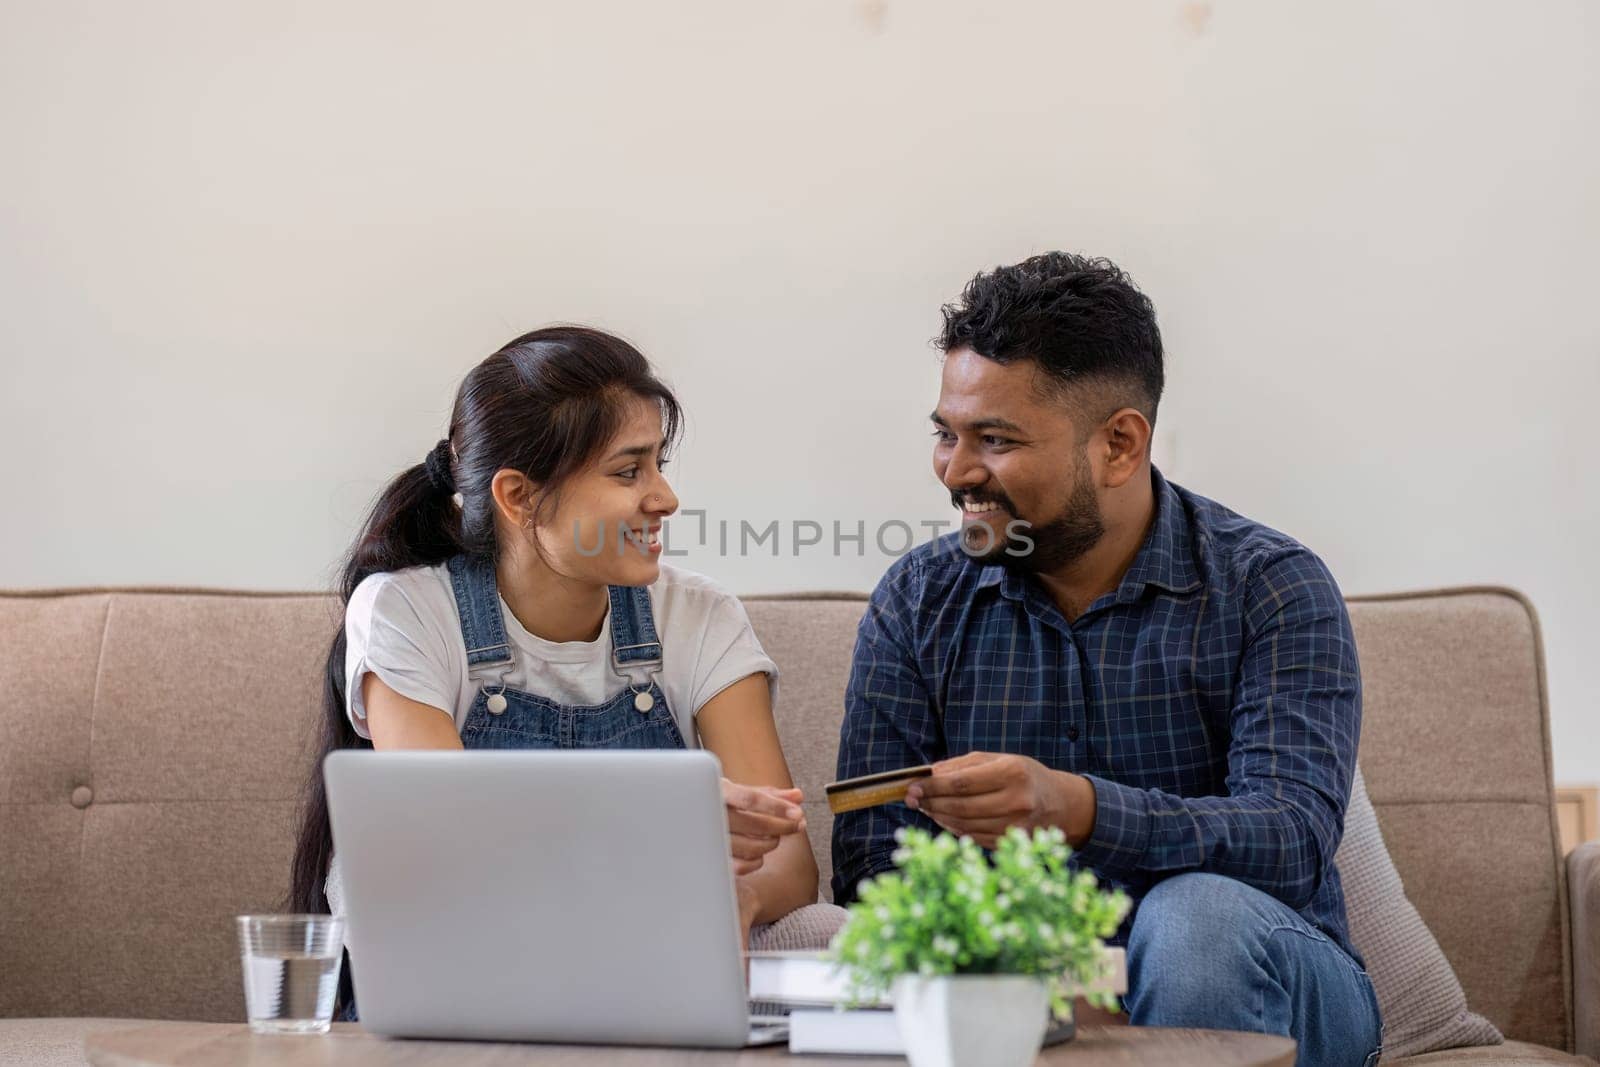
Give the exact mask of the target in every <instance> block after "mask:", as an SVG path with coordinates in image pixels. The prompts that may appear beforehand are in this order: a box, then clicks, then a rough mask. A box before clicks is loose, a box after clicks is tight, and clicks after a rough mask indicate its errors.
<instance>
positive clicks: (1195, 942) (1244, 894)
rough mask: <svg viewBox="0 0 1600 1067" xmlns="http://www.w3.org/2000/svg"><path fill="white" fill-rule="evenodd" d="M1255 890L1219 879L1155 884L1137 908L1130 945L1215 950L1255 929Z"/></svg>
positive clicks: (1183, 878)
mask: <svg viewBox="0 0 1600 1067" xmlns="http://www.w3.org/2000/svg"><path fill="white" fill-rule="evenodd" d="M1257 896H1259V890H1255V889H1251V888H1250V887H1249V886H1247V885H1245V884H1244V883H1243V882H1239V881H1236V880H1234V879H1232V878H1227V877H1224V876H1223V875H1220V874H1203V873H1193V874H1180V875H1176V876H1174V877H1172V878H1168V879H1167V880H1166V881H1163V882H1158V883H1156V885H1155V887H1154V888H1152V889H1151V890H1150V891H1149V892H1148V893H1146V894H1145V897H1144V899H1143V900H1142V901H1140V903H1139V911H1138V913H1137V914H1136V915H1135V916H1134V920H1133V930H1132V932H1131V935H1130V938H1129V948H1130V952H1131V950H1132V947H1133V946H1134V945H1142V946H1144V947H1151V948H1154V947H1157V946H1163V947H1166V948H1168V949H1171V950H1177V949H1182V948H1192V949H1194V950H1196V951H1208V950H1215V948H1216V947H1217V943H1218V941H1220V940H1235V938H1233V937H1230V936H1229V935H1230V934H1233V933H1235V932H1237V931H1239V930H1241V929H1243V928H1246V927H1249V926H1252V925H1254V923H1253V922H1252V919H1253V918H1255V916H1256V912H1257V908H1256V907H1255V904H1256V900H1255V899H1254V898H1256V897H1257Z"/></svg>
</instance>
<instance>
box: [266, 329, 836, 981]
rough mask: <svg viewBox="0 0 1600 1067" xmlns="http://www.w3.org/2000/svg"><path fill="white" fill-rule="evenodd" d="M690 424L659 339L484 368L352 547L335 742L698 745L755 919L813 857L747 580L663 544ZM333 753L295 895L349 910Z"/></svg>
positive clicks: (330, 685) (521, 349) (583, 335)
mask: <svg viewBox="0 0 1600 1067" xmlns="http://www.w3.org/2000/svg"><path fill="white" fill-rule="evenodd" d="M680 422H681V412H680V409H679V407H678V402H677V400H676V399H675V398H674V397H673V395H672V393H671V391H670V390H668V388H667V387H666V386H665V385H664V384H662V382H661V381H659V380H658V379H657V378H656V377H655V376H654V374H653V373H652V372H651V369H650V366H649V364H648V363H647V362H646V360H645V358H644V357H643V356H642V355H640V353H639V352H638V351H637V350H636V349H634V348H633V347H632V346H631V345H629V344H627V343H626V342H625V341H622V340H620V339H618V338H615V337H612V336H610V335H608V334H605V333H602V332H600V331H598V330H592V329H585V328H581V327H573V326H558V327H551V328H548V329H543V330H536V331H534V332H533V333H529V334H525V335H523V336H522V337H519V338H517V339H516V340H514V341H512V342H511V343H510V344H508V345H506V346H505V347H504V348H502V349H501V350H500V351H498V352H496V353H495V354H494V355H492V356H490V357H489V358H488V359H486V360H484V361H483V362H482V363H480V364H479V365H478V366H477V367H476V368H474V369H473V370H472V371H471V373H469V374H468V375H467V377H466V380H465V381H463V382H462V384H461V388H460V391H459V392H458V394H457V396H456V403H455V409H454V412H453V414H452V415H451V420H450V432H449V436H448V437H447V438H445V439H444V440H442V441H440V442H439V443H438V445H437V446H436V447H435V448H434V450H433V451H432V452H431V453H430V454H429V455H428V457H427V459H426V460H425V461H424V462H423V463H420V464H418V465H417V466H415V467H412V468H411V469H409V470H407V471H406V472H405V473H403V474H401V475H400V476H399V477H398V478H396V479H395V480H394V481H393V482H392V483H391V484H390V485H389V487H388V488H387V489H385V490H384V492H383V495H382V496H381V497H380V498H379V500H378V503H377V505H376V506H375V507H374V508H373V511H372V514H371V516H370V518H369V519H368V521H367V524H366V528H365V529H364V530H363V531H362V532H361V535H360V537H359V538H357V540H356V543H355V547H354V548H353V549H352V551H351V555H350V558H349V561H348V563H347V564H346V566H345V569H344V576H343V582H342V584H341V593H342V595H343V597H344V601H345V617H344V625H343V627H342V628H341V629H340V632H339V634H338V636H337V637H336V638H335V639H334V642H333V648H332V650H331V651H330V652H329V655H328V663H327V677H326V684H325V686H324V696H325V704H326V714H325V716H324V723H323V737H322V749H323V752H324V753H326V752H328V751H331V750H333V749H336V748H347V747H356V746H362V747H364V746H365V745H367V744H370V745H371V746H372V747H374V748H378V749H419V748H438V749H459V748H684V747H694V746H698V745H704V747H705V748H707V749H709V750H710V751H711V752H713V753H714V754H715V755H716V756H717V758H718V760H719V761H720V762H721V764H722V769H723V773H724V774H725V775H726V777H725V778H724V779H723V781H722V794H723V800H724V803H725V806H726V813H727V819H728V829H729V834H730V840H731V842H732V853H733V854H732V857H731V860H732V864H733V869H734V873H735V875H736V879H735V881H736V884H737V886H738V898H739V910H740V918H741V922H742V923H743V925H744V929H745V933H746V937H748V933H749V929H750V926H751V924H752V923H767V922H772V921H774V920H776V919H778V918H780V917H782V916H784V915H786V914H788V913H789V912H791V911H793V910H795V909H797V908H800V907H803V906H805V905H808V904H811V903H813V902H814V901H815V900H816V897H817V868H816V863H815V860H814V859H813V857H812V854H811V849H810V846H809V844H808V842H807V838H806V835H805V833H804V830H805V818H804V816H803V814H802V810H801V808H800V800H801V797H800V791H799V790H797V789H794V788H792V785H793V783H792V780H791V778H790V776H789V769H788V766H787V765H786V764H785V762H784V758H783V752H782V750H781V748H780V747H779V742H778V733H777V728H776V726H775V725H774V722H773V716H772V697H773V690H774V686H775V685H776V677H777V668H776V667H775V665H774V664H773V662H772V661H771V660H770V659H769V658H767V655H766V653H765V652H764V651H763V650H762V648H761V644H760V642H759V641H757V640H756V636H755V633H754V632H753V631H752V630H751V628H750V623H749V620H748V619H747V618H746V616H745V613H744V609H743V607H742V606H741V605H740V604H739V602H738V600H736V599H735V598H734V597H733V596H731V595H729V594H728V593H726V592H724V591H723V590H721V589H720V588H719V587H718V586H716V585H715V584H714V583H712V582H711V581H710V580H709V579H706V578H703V577H701V576H699V575H695V574H691V573H689V572H687V571H680V570H677V569H675V568H672V567H665V566H662V564H661V562H660V552H661V543H660V532H661V525H662V520H664V519H665V518H666V517H667V516H669V515H671V514H672V513H673V512H674V511H676V510H677V507H678V499H677V497H676V496H674V495H673V492H672V488H671V486H669V485H668V484H667V480H666V477H665V476H664V474H663V470H664V468H665V467H666V465H667V457H668V455H669V453H670V452H671V449H672V446H673V445H674V444H675V443H676V440H677V436H678V431H679V427H680ZM321 762H322V761H321V760H320V759H318V761H317V765H316V766H317V770H316V772H315V773H313V775H312V779H311V782H310V785H309V796H308V804H307V808H306V813H305V821H304V824H303V826H302V829H301V834H300V841H299V846H298V848H297V850H296V854H295V861H294V871H293V888H292V899H291V902H290V907H291V908H293V909H294V910H296V911H302V912H318V911H326V910H333V911H335V912H338V911H341V910H342V901H341V900H340V899H339V896H340V894H339V885H338V878H337V868H336V866H335V867H334V871H333V875H332V876H331V877H330V876H329V875H330V871H329V868H330V861H331V859H332V837H331V834H330V831H329V826H328V811H327V800H326V797H325V795H324V793H323V786H322V778H321ZM325 879H326V882H325ZM325 893H326V895H325ZM330 904H331V909H330V907H329V905H330ZM818 947H820V946H818ZM347 996H348V995H347Z"/></svg>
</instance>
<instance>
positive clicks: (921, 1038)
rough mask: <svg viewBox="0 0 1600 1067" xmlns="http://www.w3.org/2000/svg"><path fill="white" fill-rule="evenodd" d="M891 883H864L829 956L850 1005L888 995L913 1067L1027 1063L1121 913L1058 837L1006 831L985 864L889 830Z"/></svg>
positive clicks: (1099, 960)
mask: <svg viewBox="0 0 1600 1067" xmlns="http://www.w3.org/2000/svg"><path fill="white" fill-rule="evenodd" d="M895 841H896V842H897V843H898V845H899V847H898V848H897V849H895V852H894V864H895V866H896V867H897V868H898V870H897V871H894V872H889V873H885V874H880V875H878V876H877V877H875V878H870V879H867V880H866V881H864V882H862V884H861V886H860V887H859V889H858V890H857V897H858V899H857V901H856V902H855V903H854V904H852V905H850V919H849V921H848V922H846V923H845V925H844V927H843V928H842V929H841V930H840V931H839V933H838V935H837V936H836V937H835V938H834V941H833V945H832V947H831V950H830V952H831V956H832V958H833V959H834V961H835V962H836V963H838V964H839V965H840V966H841V967H843V968H844V969H845V971H846V973H847V974H848V975H849V982H850V988H851V992H852V995H853V996H855V997H856V998H858V999H861V1000H868V999H872V998H881V997H882V996H883V995H884V994H886V993H887V994H890V995H891V997H892V999H893V1003H894V1012H895V1021H896V1025H897V1027H898V1029H899V1030H900V1035H901V1038H902V1040H903V1041H904V1042H905V1047H906V1055H907V1057H908V1058H909V1059H910V1061H911V1063H912V1065H913V1067H968V1065H980V1064H981V1065H982V1067H1010V1065H1012V1064H1016V1065H1018V1067H1021V1065H1024V1064H1030V1063H1032V1062H1033V1058H1034V1056H1035V1055H1036V1054H1037V1053H1038V1051H1039V1048H1040V1045H1041V1044H1042V1042H1043V1041H1044V1035H1045V1029H1046V1026H1047V1024H1048V1022H1049V1019H1050V1017H1051V1016H1052V1015H1053V1016H1054V1017H1055V1018H1057V1019H1060V1020H1063V1021H1067V1020H1070V1019H1071V1013H1072V995H1073V994H1074V993H1081V994H1082V995H1083V996H1084V997H1085V999H1087V1000H1088V1001H1089V1002H1090V1003H1092V1004H1094V1005H1096V1006H1097V1007H1102V1008H1105V1009H1106V1010H1108V1011H1115V1010H1117V1002H1116V997H1115V996H1114V995H1113V994H1111V993H1109V992H1082V990H1083V987H1085V986H1087V985H1088V984H1089V983H1090V982H1092V981H1093V980H1094V979H1096V978H1097V977H1099V976H1100V974H1101V973H1102V972H1103V969H1104V966H1105V957H1106V948H1105V941H1104V939H1105V938H1107V937H1110V936H1111V935H1112V934H1113V933H1114V932H1115V931H1116V929H1117V927H1118V926H1119V925H1121V923H1122V920H1123V917H1124V916H1126V915H1127V913H1128V908H1129V900H1128V897H1127V895H1126V894H1125V893H1123V892H1121V891H1120V890H1117V891H1113V892H1106V891H1105V890H1102V889H1101V888H1100V887H1099V884H1098V882H1097V881H1096V879H1095V876H1094V875H1093V873H1091V872H1089V871H1082V870H1080V871H1074V870H1071V869H1069V868H1068V867H1067V857H1068V856H1069V855H1071V849H1069V848H1068V847H1067V844H1066V838H1065V835H1063V834H1062V833H1061V831H1060V830H1058V829H1048V830H1035V831H1034V832H1033V833H1032V835H1029V834H1028V833H1027V832H1026V831H1024V830H1022V829H1020V828H1016V827H1013V828H1012V829H1010V830H1008V831H1007V832H1006V834H1005V836H1004V837H1002V838H1001V839H1000V841H999V843H998V844H997V846H996V848H995V850H994V853H993V858H992V860H991V859H990V858H988V857H985V855H984V853H983V851H982V850H981V849H980V848H979V847H978V845H977V844H976V843H975V842H974V841H973V840H972V838H970V837H963V838H961V839H960V840H957V839H956V838H955V837H952V836H951V835H950V834H948V833H941V834H940V835H939V836H938V837H933V836H931V835H929V834H928V833H927V832H926V831H924V830H918V829H902V830H899V831H897V832H896V834H895Z"/></svg>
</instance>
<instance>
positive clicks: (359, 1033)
mask: <svg viewBox="0 0 1600 1067" xmlns="http://www.w3.org/2000/svg"><path fill="white" fill-rule="evenodd" d="M87 1050H88V1054H89V1062H90V1063H92V1064H94V1065H95V1067H288V1065H290V1064H293V1065H295V1067H302V1065H304V1067H377V1065H379V1064H383V1065H385V1067H388V1065H396V1067H513V1065H517V1067H549V1065H552V1064H556V1065H562V1067H599V1065H601V1064H612V1063H622V1064H641V1065H642V1064H668V1065H670V1067H702V1065H704V1067H777V1065H779V1064H783V1063H785V1062H786V1061H787V1062H794V1063H797V1064H798V1063H812V1064H825V1065H828V1067H888V1065H893V1064H895V1063H903V1062H904V1061H903V1060H899V1059H895V1058H893V1057H889V1056H790V1055H789V1051H788V1049H786V1048H785V1047H784V1046H782V1045H777V1046H769V1047H767V1048H753V1049H742V1050H735V1051H726V1052H724V1051H713V1050H705V1049H665V1048H624V1047H622V1046H617V1045H611V1046H603V1047H597V1046H582V1045H510V1044H507V1045H502V1044H489V1043H484V1042H475V1041H396V1040H391V1039H388V1038H381V1037H373V1036H372V1035H371V1034H368V1033H367V1032H366V1031H365V1030H362V1029H361V1026H360V1024H358V1023H335V1024H334V1027H333V1032H332V1033H331V1034H327V1035H322V1036H295V1035H285V1036H263V1035H258V1034H252V1033H251V1032H250V1028H249V1027H247V1026H245V1025H244V1024H243V1023H156V1024H152V1025H150V1026H145V1027H141V1028H139V1029H136V1030H116V1031H109V1032H106V1033H100V1034H92V1035H90V1037H89V1039H88V1042H87ZM1294 1051H1295V1045H1294V1042H1293V1041H1291V1040H1289V1039H1288V1038H1286V1037H1274V1036H1271V1035H1268V1034H1239V1033H1231V1032H1229V1031H1226V1030H1161V1029H1156V1028H1154V1027H1136V1026H1104V1027H1101V1026H1089V1027H1084V1028H1083V1029H1081V1030H1079V1032H1078V1036H1077V1038H1075V1039H1074V1040H1072V1041H1070V1042H1068V1043H1067V1044H1064V1045H1056V1046H1054V1047H1052V1048H1047V1049H1045V1050H1044V1051H1043V1052H1042V1053H1041V1054H1040V1056H1039V1061H1038V1062H1039V1063H1042V1064H1047V1065H1050V1067H1056V1065H1059V1064H1083V1065H1088V1064H1107V1065H1110V1064H1117V1065H1128V1067H1137V1065H1145V1064H1149V1065H1156V1064H1160V1065H1162V1067H1168V1065H1170V1064H1174V1063H1181V1064H1185V1065H1186V1067H1224V1065H1226V1067H1293V1064H1294Z"/></svg>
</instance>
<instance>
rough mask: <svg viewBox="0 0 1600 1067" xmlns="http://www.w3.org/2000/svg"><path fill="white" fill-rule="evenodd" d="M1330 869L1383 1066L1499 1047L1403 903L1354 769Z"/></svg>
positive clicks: (1497, 1038)
mask: <svg viewBox="0 0 1600 1067" xmlns="http://www.w3.org/2000/svg"><path fill="white" fill-rule="evenodd" d="M1334 862H1335V864H1337V865H1338V868H1339V877H1340V879H1341V880H1342V881H1343V883H1344V891H1345V910H1346V912H1347V914H1348V916H1349V920H1350V939H1351V940H1352V941H1353V942H1355V946H1356V949H1357V950H1358V951H1359V952H1360V953H1361V955H1362V957H1363V958H1364V959H1365V960H1366V964H1367V973H1368V974H1369V975H1370V976H1371V977H1372V986H1373V989H1374V990H1375V991H1376V992H1377V994H1378V1010H1379V1013H1380V1014H1381V1015H1382V1016H1383V1047H1384V1060H1385V1062H1387V1061H1389V1060H1390V1059H1392V1058H1399V1057H1403V1056H1411V1055H1415V1054H1417V1053H1422V1052H1431V1051H1433V1050H1434V1049H1446V1048H1459V1047H1462V1046H1466V1045H1497V1044H1499V1043H1500V1042H1501V1041H1502V1040H1503V1038H1502V1037H1501V1036H1500V1031H1499V1030H1496V1029H1495V1028H1494V1024H1493V1023H1491V1022H1489V1020H1488V1019H1485V1018H1484V1017H1483V1016H1481V1015H1474V1014H1473V1013H1472V1012H1470V1011H1468V1010H1467V995H1466V994H1465V993H1464V992H1462V990H1461V983H1460V981H1458V980H1457V978H1456V972H1455V971H1454V970H1452V969H1451V967H1450V961H1449V960H1447V959H1445V957H1444V953H1443V952H1442V951H1441V950H1440V949H1439V942H1437V941H1436V940H1434V937H1433V934H1431V933H1429V932H1428V927H1427V924H1426V923H1424V922H1423V921H1422V916H1421V915H1418V914H1417V909H1416V908H1415V907H1413V906H1412V904H1411V901H1410V900H1408V899H1406V891H1405V886H1404V885H1402V884H1401V881H1400V874H1399V872H1398V871H1396V870H1395V868H1394V861H1392V860H1391V859H1390V858H1389V850H1388V849H1387V848H1385V847H1384V844H1383V833H1382V831H1380V830H1379V828H1378V816H1377V813H1376V812H1374V811H1373V810H1372V802H1371V801H1370V800H1368V799H1367V787H1366V783H1365V782H1364V781H1363V780H1362V777H1361V771H1360V769H1359V768H1357V770H1356V777H1355V784H1354V785H1353V786H1352V787H1351V790H1350V805H1349V807H1348V808H1347V809H1346V811H1345V818H1344V840H1343V841H1342V842H1341V843H1340V845H1339V852H1338V854H1337V855H1336V856H1335V857H1334Z"/></svg>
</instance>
